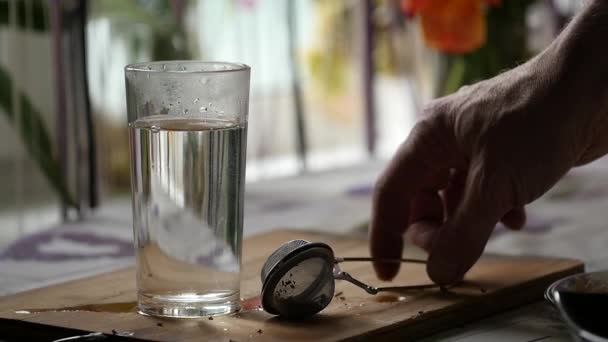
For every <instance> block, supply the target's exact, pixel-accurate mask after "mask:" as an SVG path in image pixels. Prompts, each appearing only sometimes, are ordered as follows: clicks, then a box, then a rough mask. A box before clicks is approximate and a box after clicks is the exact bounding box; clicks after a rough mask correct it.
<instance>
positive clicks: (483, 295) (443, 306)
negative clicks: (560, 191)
mask: <svg viewBox="0 0 608 342" xmlns="http://www.w3.org/2000/svg"><path fill="white" fill-rule="evenodd" d="M291 239H306V240H309V241H320V242H325V243H328V244H329V245H330V246H332V247H333V248H334V251H335V252H336V255H337V256H366V255H368V247H367V242H366V241H365V240H362V239H357V238H349V237H344V236H333V235H326V234H313V233H300V232H292V231H276V232H272V233H269V234H265V235H259V236H255V237H252V238H250V239H248V240H246V241H245V243H244V251H243V253H244V258H243V260H244V264H243V281H242V292H241V295H242V297H243V298H245V299H246V300H245V301H244V303H243V304H244V307H246V310H245V311H243V312H241V313H239V314H238V315H235V316H223V317H216V318H214V319H213V320H209V319H206V318H203V319H183V320H178V319H159V318H152V317H145V316H142V315H139V314H137V313H136V312H135V310H134V309H135V303H134V301H135V277H134V269H133V268H129V269H125V270H121V271H117V272H112V273H107V274H102V275H98V276H94V277H91V278H87V279H82V280H76V281H72V282H69V283H65V284H60V285H55V286H51V287H47V288H43V289H38V290H33V291H28V292H24V293H20V294H17V295H13V296H8V297H4V298H0V332H1V335H2V338H6V339H8V340H10V338H11V337H12V338H15V339H17V340H26V338H27V340H32V341H33V340H36V341H44V340H53V339H56V338H61V337H66V336H73V335H78V334H82V333H84V332H103V333H106V334H108V335H113V334H114V336H113V338H117V339H127V337H117V336H118V335H131V333H132V337H129V338H128V339H129V340H131V339H135V338H136V339H141V340H151V341H203V340H204V341H224V342H228V341H238V342H241V341H287V340H289V341H335V340H361V339H368V338H369V339H373V340H380V339H381V340H382V341H390V340H399V341H403V340H411V339H414V338H418V337H422V336H426V335H429V334H432V333H436V332H438V331H441V330H444V329H447V328H450V327H454V326H458V325H461V324H463V323H466V322H469V321H472V320H476V319H479V318H481V317H485V316H487V315H488V314H491V313H496V312H500V311H504V310H506V309H509V308H513V307H516V306H518V305H522V304H524V303H529V302H531V301H535V300H539V299H541V298H542V293H543V291H544V290H545V288H546V287H547V286H548V285H549V284H550V283H551V282H553V281H555V280H557V279H559V278H561V277H564V276H566V275H569V274H573V273H577V272H581V271H583V268H584V266H583V264H582V263H581V262H579V261H575V260H565V259H550V258H541V257H507V256H497V255H486V256H484V257H483V258H482V259H481V260H480V261H479V263H478V264H477V265H476V266H475V267H474V268H473V269H472V270H471V271H470V272H469V274H468V275H467V277H466V279H465V282H464V283H463V284H462V285H459V286H457V287H455V288H452V289H450V290H449V291H447V292H445V291H440V290H439V289H430V290H419V291H418V292H403V293H397V292H395V293H385V294H381V295H376V296H372V295H368V294H366V293H365V292H363V291H362V290H361V289H359V288H356V287H354V286H352V285H351V284H349V283H346V282H342V281H338V282H337V285H336V297H335V298H334V299H333V301H332V303H331V304H330V306H329V307H328V308H326V309H325V310H324V311H322V313H320V314H319V315H317V316H316V317H314V318H312V319H310V320H307V321H303V322H302V321H300V322H289V321H285V320H282V319H279V318H276V317H273V316H271V315H269V314H267V313H265V312H263V311H259V310H256V307H257V305H258V303H259V302H258V301H257V299H258V298H257V296H258V295H259V292H260V289H261V283H260V276H259V271H260V269H261V266H262V264H263V263H264V261H265V259H266V258H267V257H268V255H269V254H270V253H271V252H272V251H273V250H274V249H275V248H277V247H278V246H279V245H281V244H282V243H283V242H285V241H287V240H291ZM419 253H420V252H419V251H416V250H414V249H413V248H410V250H408V251H407V255H406V256H407V257H420V256H421V254H419ZM343 269H344V270H347V271H348V272H350V273H351V274H352V275H354V276H356V277H359V278H360V279H362V280H363V281H365V282H369V283H370V284H373V285H385V286H386V285H387V284H389V283H386V284H380V283H379V281H378V280H377V279H376V278H375V276H374V273H373V271H372V267H371V265H370V264H369V263H365V262H361V263H349V264H344V265H343ZM428 283H429V279H428V278H427V276H426V273H425V269H424V266H423V265H412V264H405V265H403V267H402V269H401V272H400V274H399V276H397V278H396V279H395V280H394V281H393V282H392V283H390V284H391V285H413V284H428Z"/></svg>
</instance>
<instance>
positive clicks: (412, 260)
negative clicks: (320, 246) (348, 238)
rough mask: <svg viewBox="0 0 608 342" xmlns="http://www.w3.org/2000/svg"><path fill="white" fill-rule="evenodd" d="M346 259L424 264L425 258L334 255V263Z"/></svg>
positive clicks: (346, 260) (345, 260)
mask: <svg viewBox="0 0 608 342" xmlns="http://www.w3.org/2000/svg"><path fill="white" fill-rule="evenodd" d="M348 261H376V262H387V263H397V262H407V263H413V264H426V260H422V259H410V258H404V259H383V258H372V257H336V259H335V263H336V264H337V263H340V262H348Z"/></svg>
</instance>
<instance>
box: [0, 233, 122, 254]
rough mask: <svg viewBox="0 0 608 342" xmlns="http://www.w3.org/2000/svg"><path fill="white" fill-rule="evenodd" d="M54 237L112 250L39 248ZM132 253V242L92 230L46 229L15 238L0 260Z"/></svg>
mask: <svg viewBox="0 0 608 342" xmlns="http://www.w3.org/2000/svg"><path fill="white" fill-rule="evenodd" d="M54 239H62V240H68V241H72V242H74V243H75V244H81V245H82V244H84V245H88V246H92V247H93V246H94V247H100V246H109V247H113V248H112V249H113V250H112V251H108V252H101V253H95V254H86V253H84V254H82V253H78V252H69V251H66V252H47V251H43V250H42V249H41V247H42V246H43V245H44V244H47V243H50V242H52V241H53V240H54ZM133 254H134V253H133V243H132V242H131V241H124V240H121V239H118V238H114V237H104V236H99V235H97V234H95V233H92V232H66V231H64V232H58V231H47V232H42V233H37V234H33V235H30V236H26V237H24V238H22V239H19V240H17V241H16V242H15V243H13V244H12V245H10V246H9V247H8V248H7V249H5V250H4V251H2V253H0V260H20V261H23V260H35V261H67V260H82V259H96V258H102V257H109V258H123V257H130V256H133Z"/></svg>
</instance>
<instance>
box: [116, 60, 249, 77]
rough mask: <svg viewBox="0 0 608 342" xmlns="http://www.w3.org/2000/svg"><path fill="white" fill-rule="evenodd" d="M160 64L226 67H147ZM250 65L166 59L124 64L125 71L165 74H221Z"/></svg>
mask: <svg viewBox="0 0 608 342" xmlns="http://www.w3.org/2000/svg"><path fill="white" fill-rule="evenodd" d="M162 64H171V65H177V64H186V65H201V66H205V65H222V66H225V67H228V68H227V69H224V70H156V69H148V67H150V66H156V65H162ZM250 69H251V67H250V66H249V65H247V64H244V63H236V62H223V61H201V60H191V59H186V60H167V61H151V62H140V63H132V64H128V65H126V66H125V71H134V72H149V73H165V74H223V73H230V72H240V71H248V70H250Z"/></svg>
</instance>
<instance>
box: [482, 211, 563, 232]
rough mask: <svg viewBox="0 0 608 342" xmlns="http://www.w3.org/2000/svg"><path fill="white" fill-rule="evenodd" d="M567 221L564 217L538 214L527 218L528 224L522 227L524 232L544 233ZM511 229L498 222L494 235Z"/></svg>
mask: <svg viewBox="0 0 608 342" xmlns="http://www.w3.org/2000/svg"><path fill="white" fill-rule="evenodd" d="M564 222H567V220H566V219H564V218H559V217H552V218H543V217H538V216H530V215H528V218H527V219H526V224H525V225H524V227H523V228H522V230H521V231H522V232H526V233H532V234H542V233H546V232H548V231H550V230H551V229H553V228H554V227H555V226H556V225H558V224H561V223H564ZM508 231H510V229H508V228H507V227H505V225H504V224H502V223H498V224H497V225H496V227H495V228H494V233H493V234H492V237H496V236H497V235H501V234H502V233H505V232H508Z"/></svg>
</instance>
